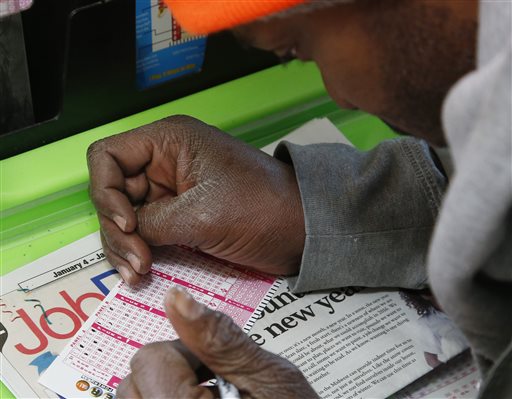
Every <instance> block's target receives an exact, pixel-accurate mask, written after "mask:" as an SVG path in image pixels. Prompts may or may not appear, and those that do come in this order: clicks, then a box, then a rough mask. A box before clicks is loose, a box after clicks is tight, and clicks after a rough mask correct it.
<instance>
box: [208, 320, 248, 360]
mask: <svg viewBox="0 0 512 399" xmlns="http://www.w3.org/2000/svg"><path fill="white" fill-rule="evenodd" d="M203 331H204V344H205V346H204V347H205V348H208V354H209V355H210V356H212V357H214V358H219V359H222V358H232V357H233V356H236V357H239V356H240V354H241V353H245V352H246V351H247V350H248V349H250V348H251V343H252V342H251V341H250V340H249V338H248V336H247V335H246V334H245V333H243V332H242V330H241V329H240V328H239V327H238V326H237V325H236V324H235V322H234V321H233V320H232V319H231V318H230V317H228V316H227V315H225V314H223V313H220V312H208V314H207V321H206V328H205V329H204V330H203Z"/></svg>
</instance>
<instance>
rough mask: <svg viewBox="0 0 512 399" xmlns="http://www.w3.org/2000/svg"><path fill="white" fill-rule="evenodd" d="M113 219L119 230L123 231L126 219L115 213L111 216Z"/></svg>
mask: <svg viewBox="0 0 512 399" xmlns="http://www.w3.org/2000/svg"><path fill="white" fill-rule="evenodd" d="M113 219H114V222H115V223H116V224H117V226H118V227H119V228H120V229H121V230H123V231H125V229H126V219H125V218H124V217H122V216H119V215H115V216H114V217H113Z"/></svg>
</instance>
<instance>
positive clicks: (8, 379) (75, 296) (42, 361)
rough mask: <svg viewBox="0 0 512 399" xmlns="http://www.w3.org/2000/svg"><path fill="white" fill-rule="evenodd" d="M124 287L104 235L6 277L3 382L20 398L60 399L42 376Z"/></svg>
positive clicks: (0, 348) (0, 346) (0, 300)
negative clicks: (43, 382) (111, 295)
mask: <svg viewBox="0 0 512 399" xmlns="http://www.w3.org/2000/svg"><path fill="white" fill-rule="evenodd" d="M119 281H120V278H119V274H118V273H117V271H116V270H114V269H113V268H112V266H110V265H109V264H108V262H107V261H106V260H105V257H104V255H103V252H102V251H101V242H100V239H99V235H98V234H93V235H90V236H87V237H85V238H83V239H81V240H78V241H76V242H74V243H73V244H71V245H68V246H65V247H63V248H61V249H59V250H58V251H55V252H53V253H51V254H49V255H47V256H44V257H42V258H40V259H38V260H36V261H35V262H32V263H30V264H28V265H26V266H24V267H21V268H19V269H16V270H14V271H13V272H11V273H9V274H7V275H5V276H2V292H1V296H0V306H1V307H0V309H1V313H0V316H1V325H0V330H1V331H2V334H1V335H0V340H1V341H0V351H1V353H0V360H1V364H2V370H1V378H2V382H3V383H4V384H5V385H6V386H7V387H8V388H9V390H10V391H11V392H12V393H13V394H14V395H15V396H16V397H17V398H57V395H55V394H54V393H53V392H52V391H50V390H48V389H46V388H45V387H43V386H42V385H40V384H39V383H38V382H37V380H38V379H39V376H40V375H41V374H42V373H43V372H44V371H45V370H46V369H47V368H48V367H49V365H50V364H51V363H52V362H53V361H54V360H55V359H56V358H57V356H58V355H59V353H60V352H61V351H62V349H63V348H64V346H65V345H66V344H67V343H68V341H69V340H70V339H71V338H72V337H73V336H74V335H75V334H76V333H77V332H78V331H79V330H80V328H81V327H82V325H83V324H84V323H85V321H86V320H87V319H88V317H89V315H90V314H91V313H92V312H93V311H94V310H95V309H96V308H97V307H98V306H99V305H100V304H101V302H102V301H103V300H104V299H105V297H106V296H107V295H108V293H109V291H110V289H111V288H112V287H114V286H115V285H116V284H117V283H118V282H119ZM29 287H30V290H29V291H27V289H28V288H29ZM43 309H44V313H43ZM45 314H46V318H45V316H44V315H45Z"/></svg>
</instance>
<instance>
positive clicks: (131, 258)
mask: <svg viewBox="0 0 512 399" xmlns="http://www.w3.org/2000/svg"><path fill="white" fill-rule="evenodd" d="M126 259H127V260H128V262H130V265H132V267H133V269H134V270H135V271H136V272H139V273H140V266H141V264H140V259H139V257H138V256H136V255H134V254H128V256H127V257H126Z"/></svg>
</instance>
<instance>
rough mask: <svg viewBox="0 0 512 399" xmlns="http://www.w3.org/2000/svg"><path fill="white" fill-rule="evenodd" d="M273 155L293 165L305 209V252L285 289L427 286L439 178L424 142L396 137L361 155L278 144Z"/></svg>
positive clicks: (343, 148)
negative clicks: (287, 287) (428, 261)
mask: <svg viewBox="0 0 512 399" xmlns="http://www.w3.org/2000/svg"><path fill="white" fill-rule="evenodd" d="M274 156H275V157H277V158H278V159H280V160H282V161H284V162H288V163H290V164H292V165H293V167H294V169H295V174H296V177H297V181H298V185H299V189H300V193H301V198H302V205H303V209H304V218H305V228H306V240H305V246H304V253H303V256H302V262H301V267H300V273H299V275H298V276H294V277H290V278H288V283H289V285H290V289H291V290H293V291H295V292H300V291H309V290H318V289H328V288H336V287H340V286H352V285H354V286H365V287H407V288H420V287H423V286H424V285H425V284H426V282H427V274H426V268H425V265H426V257H427V252H428V244H429V240H430V236H431V234H432V230H433V226H434V223H435V220H436V217H437V214H438V210H439V207H440V204H441V200H442V196H443V192H444V190H445V186H446V178H445V177H444V175H443V173H441V172H440V171H439V170H438V169H437V167H436V165H435V163H434V161H433V160H432V158H431V156H430V151H429V147H428V145H427V144H426V143H425V142H423V141H420V140H416V139H412V138H402V139H395V140H389V141H385V142H383V143H381V144H380V145H378V146H377V147H376V148H375V149H373V150H371V151H368V152H361V151H358V150H356V149H355V148H353V147H350V146H347V145H344V144H312V145H306V146H300V145H295V144H291V143H289V142H286V141H285V142H282V143H280V145H279V146H278V147H277V149H276V151H275V153H274Z"/></svg>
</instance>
